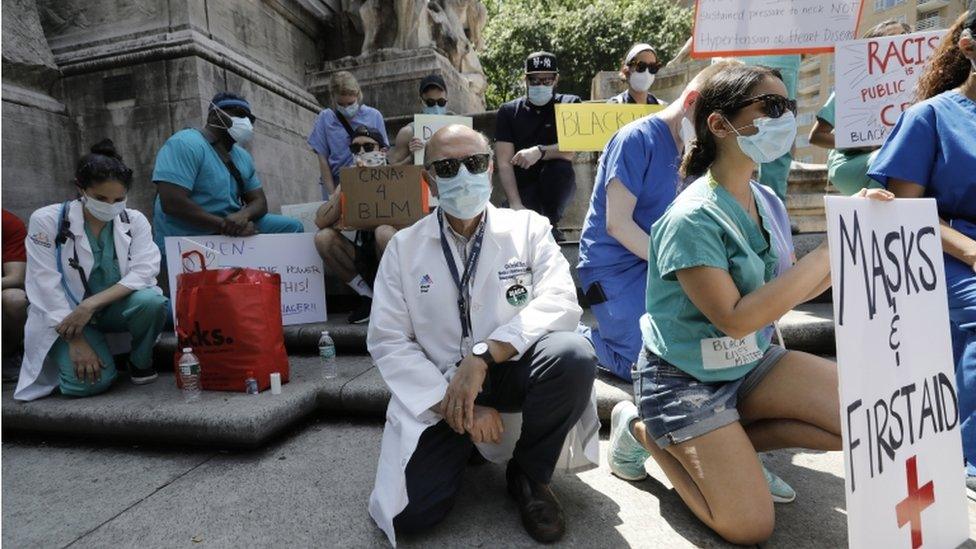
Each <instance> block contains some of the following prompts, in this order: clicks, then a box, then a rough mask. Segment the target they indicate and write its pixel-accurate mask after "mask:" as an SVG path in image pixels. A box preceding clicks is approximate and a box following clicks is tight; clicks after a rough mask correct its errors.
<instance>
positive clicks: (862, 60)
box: [834, 30, 945, 149]
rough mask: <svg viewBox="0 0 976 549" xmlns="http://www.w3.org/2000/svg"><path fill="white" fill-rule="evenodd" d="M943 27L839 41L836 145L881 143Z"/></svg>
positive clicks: (909, 97) (905, 103) (907, 102)
mask: <svg viewBox="0 0 976 549" xmlns="http://www.w3.org/2000/svg"><path fill="white" fill-rule="evenodd" d="M944 34H945V31H944V30H937V31H929V32H916V33H914V34H905V35H901V36H886V37H882V38H870V39H867V40H854V41H850V42H844V43H843V44H838V45H837V51H836V53H835V56H836V62H835V67H836V74H837V84H836V86H837V89H836V95H835V97H834V101H835V103H834V109H835V118H836V122H837V123H836V124H835V125H834V141H835V142H836V146H837V148H838V149H846V148H851V147H869V146H875V145H881V144H882V143H884V140H885V136H887V135H888V132H889V131H890V130H891V128H893V127H894V125H895V122H897V121H898V117H899V116H900V115H901V113H902V111H903V110H905V109H907V108H908V107H910V106H911V105H912V101H913V96H914V94H915V84H916V83H917V82H918V79H919V77H920V76H921V75H922V71H923V70H924V69H925V64H926V62H928V60H929V58H930V57H932V53H933V52H934V51H935V50H936V48H938V47H939V43H940V42H941V41H942V36H943V35H944Z"/></svg>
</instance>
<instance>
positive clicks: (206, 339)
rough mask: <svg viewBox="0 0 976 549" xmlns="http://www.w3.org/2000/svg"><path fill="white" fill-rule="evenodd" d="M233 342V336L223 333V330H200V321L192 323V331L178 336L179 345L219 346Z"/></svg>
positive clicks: (194, 346)
mask: <svg viewBox="0 0 976 549" xmlns="http://www.w3.org/2000/svg"><path fill="white" fill-rule="evenodd" d="M232 343H234V338H233V337H231V336H226V335H224V332H223V330H221V329H220V328H217V329H215V330H202V329H200V323H199V322H194V323H193V331H192V332H190V335H189V336H187V337H186V338H182V337H181V338H180V347H193V348H197V347H220V346H222V345H230V344H232Z"/></svg>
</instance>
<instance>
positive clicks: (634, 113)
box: [556, 103, 664, 152]
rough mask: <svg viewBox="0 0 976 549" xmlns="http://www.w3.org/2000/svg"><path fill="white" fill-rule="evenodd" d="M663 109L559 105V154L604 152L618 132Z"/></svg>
mask: <svg viewBox="0 0 976 549" xmlns="http://www.w3.org/2000/svg"><path fill="white" fill-rule="evenodd" d="M663 108H664V106H662V105H633V104H618V103H557V104H556V136H557V139H558V141H559V150H561V151H577V152H587V151H602V150H603V147H605V146H606V144H607V142H608V141H610V138H611V137H613V134H615V133H617V130H619V129H620V128H622V127H624V126H626V125H627V124H630V123H631V122H633V121H634V120H637V119H638V118H643V117H645V116H647V115H649V114H652V113H655V112H657V111H659V110H661V109H663Z"/></svg>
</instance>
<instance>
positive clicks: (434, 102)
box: [424, 97, 447, 107]
mask: <svg viewBox="0 0 976 549" xmlns="http://www.w3.org/2000/svg"><path fill="white" fill-rule="evenodd" d="M424 105H427V106H428V107H433V106H434V105H437V106H438V107H443V106H445V105H447V99H445V98H443V97H441V98H440V99H424Z"/></svg>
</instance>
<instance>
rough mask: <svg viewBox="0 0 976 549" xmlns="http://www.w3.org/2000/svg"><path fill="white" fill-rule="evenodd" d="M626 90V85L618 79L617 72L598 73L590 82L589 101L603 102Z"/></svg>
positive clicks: (618, 74)
mask: <svg viewBox="0 0 976 549" xmlns="http://www.w3.org/2000/svg"><path fill="white" fill-rule="evenodd" d="M626 89H627V83H626V82H624V81H623V80H621V79H620V73H619V72H617V71H600V72H598V73H596V76H594V77H593V80H591V81H590V99H591V100H593V101H603V100H605V99H610V98H611V97H613V96H615V95H619V94H620V93H621V92H623V91H624V90H626Z"/></svg>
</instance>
